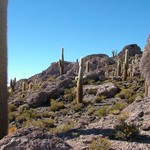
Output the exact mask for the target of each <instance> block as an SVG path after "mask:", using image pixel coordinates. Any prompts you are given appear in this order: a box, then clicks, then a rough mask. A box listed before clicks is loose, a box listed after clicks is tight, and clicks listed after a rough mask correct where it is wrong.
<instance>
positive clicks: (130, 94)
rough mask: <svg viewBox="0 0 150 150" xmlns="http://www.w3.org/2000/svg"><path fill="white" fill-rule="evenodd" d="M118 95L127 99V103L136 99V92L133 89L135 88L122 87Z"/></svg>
mask: <svg viewBox="0 0 150 150" xmlns="http://www.w3.org/2000/svg"><path fill="white" fill-rule="evenodd" d="M116 97H120V98H121V99H126V100H127V103H129V104H130V103H132V102H133V101H134V100H135V92H134V91H133V89H122V91H121V92H120V93H118V94H117V95H116Z"/></svg>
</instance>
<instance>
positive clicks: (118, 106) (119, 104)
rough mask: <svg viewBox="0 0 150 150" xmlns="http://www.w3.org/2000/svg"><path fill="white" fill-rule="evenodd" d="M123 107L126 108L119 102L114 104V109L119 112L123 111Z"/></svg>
mask: <svg viewBox="0 0 150 150" xmlns="http://www.w3.org/2000/svg"><path fill="white" fill-rule="evenodd" d="M125 107H126V105H125V104H123V103H119V102H115V108H117V109H119V110H120V111H121V110H123V109H124V108H125Z"/></svg>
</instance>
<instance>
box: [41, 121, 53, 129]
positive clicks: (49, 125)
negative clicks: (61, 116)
mask: <svg viewBox="0 0 150 150" xmlns="http://www.w3.org/2000/svg"><path fill="white" fill-rule="evenodd" d="M42 122H43V123H44V125H45V127H50V128H53V127H55V125H54V123H55V122H54V120H53V119H44V120H42Z"/></svg>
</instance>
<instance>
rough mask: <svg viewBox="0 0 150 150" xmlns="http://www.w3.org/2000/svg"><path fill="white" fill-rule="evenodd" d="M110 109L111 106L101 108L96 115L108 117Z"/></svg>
mask: <svg viewBox="0 0 150 150" xmlns="http://www.w3.org/2000/svg"><path fill="white" fill-rule="evenodd" d="M109 111H110V107H109V106H102V107H100V108H99V109H98V110H97V111H96V112H95V113H96V115H97V116H99V117H103V116H107V115H108V114H109Z"/></svg>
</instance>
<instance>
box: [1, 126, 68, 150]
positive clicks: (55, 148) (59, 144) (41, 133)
mask: <svg viewBox="0 0 150 150" xmlns="http://www.w3.org/2000/svg"><path fill="white" fill-rule="evenodd" d="M42 149H43V150H69V149H71V146H69V145H68V144H67V143H65V142H64V141H63V140H62V139H60V138H58V137H56V136H55V135H53V134H50V133H49V132H48V131H47V130H46V129H43V128H39V127H28V128H24V129H19V130H17V131H16V132H15V133H14V134H13V135H8V136H6V137H4V138H3V139H2V140H1V141H0V150H42Z"/></svg>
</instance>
